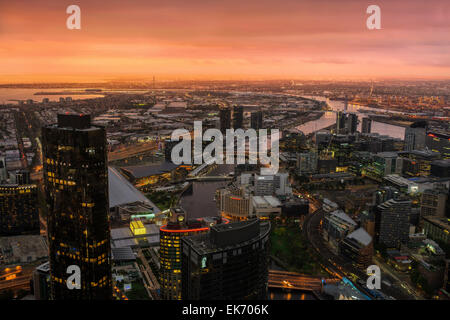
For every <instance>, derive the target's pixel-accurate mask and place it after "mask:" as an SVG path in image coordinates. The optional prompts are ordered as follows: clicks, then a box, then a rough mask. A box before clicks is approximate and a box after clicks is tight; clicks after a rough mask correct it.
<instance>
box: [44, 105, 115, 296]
mask: <svg viewBox="0 0 450 320" xmlns="http://www.w3.org/2000/svg"><path fill="white" fill-rule="evenodd" d="M42 148H43V162H44V180H45V191H46V198H47V207H48V240H49V249H50V250H49V261H50V275H51V278H50V279H51V280H50V284H51V296H52V298H53V299H71V300H74V299H75V300H78V299H88V300H91V299H110V298H111V297H112V280H111V245H110V225H109V204H108V169H107V146H106V132H105V129H104V128H103V127H100V126H93V125H91V120H90V116H89V115H72V114H65V115H58V123H57V124H53V125H48V126H45V127H44V128H43V129H42ZM69 266H78V267H79V268H80V276H81V288H80V289H69V288H68V287H67V278H68V277H69V276H70V274H68V273H67V268H68V267H69Z"/></svg>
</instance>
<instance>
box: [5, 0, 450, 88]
mask: <svg viewBox="0 0 450 320" xmlns="http://www.w3.org/2000/svg"><path fill="white" fill-rule="evenodd" d="M70 4H71V3H70V2H61V1H55V0H52V1H51V0H41V1H31V0H18V1H4V2H2V3H1V4H0V41H1V43H2V46H1V49H0V70H1V71H0V83H15V82H52V81H79V82H83V81H96V80H103V79H111V78H132V77H150V78H151V77H152V76H153V75H155V76H156V77H157V79H175V78H178V79H234V80H235V79H273V78H284V79H286V78H295V79H302V78H305V79H306V78H309V79H344V78H345V79H360V78H364V79H368V78H404V79H406V78H428V79H430V78H448V75H449V74H450V60H449V54H448V53H449V43H450V32H449V30H450V2H449V1H448V0H430V1H412V0H398V1H386V0H377V1H376V2H373V3H372V2H367V1H355V0H341V1H329V0H328V1H325V0H303V1H298V0H283V1H275V0H262V1H237V0H227V1H199V0H193V1H187V2H186V1H181V0H172V1H163V2H161V1H154V0H146V1H142V0H130V1H127V2H123V1H107V2H106V1H99V0H92V1H77V2H76V4H77V5H79V7H80V8H81V20H82V28H81V30H69V29H67V28H66V20H67V18H68V16H69V15H68V14H66V8H67V6H68V5H70ZM370 4H376V5H378V6H379V7H380V8H381V20H382V21H381V26H382V28H381V30H368V29H367V28H366V19H367V17H368V14H367V13H366V9H367V7H368V6H369V5H370Z"/></svg>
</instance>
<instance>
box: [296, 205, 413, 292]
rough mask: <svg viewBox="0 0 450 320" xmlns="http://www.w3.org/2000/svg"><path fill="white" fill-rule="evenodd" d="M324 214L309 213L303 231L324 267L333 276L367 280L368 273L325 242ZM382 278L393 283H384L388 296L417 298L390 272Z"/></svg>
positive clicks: (383, 287)
mask: <svg viewBox="0 0 450 320" xmlns="http://www.w3.org/2000/svg"><path fill="white" fill-rule="evenodd" d="M323 216H324V211H323V210H322V209H319V210H317V211H315V212H314V213H312V214H310V215H308V216H307V217H306V219H305V221H304V224H303V232H304V235H305V237H306V238H307V239H308V241H309V242H310V243H311V245H312V246H313V247H314V249H315V250H316V251H317V252H318V253H319V255H320V256H321V257H322V258H323V260H324V265H323V267H324V268H325V269H326V270H327V271H328V272H329V273H330V274H332V275H333V276H336V277H340V278H342V277H349V278H353V279H354V278H355V276H356V278H357V279H361V280H363V281H365V280H366V279H367V277H368V276H367V275H366V274H365V273H364V272H363V271H361V270H359V269H358V268H356V267H354V266H353V265H352V261H350V260H348V259H346V258H344V257H342V256H337V255H335V254H334V253H333V252H332V251H331V250H330V249H329V248H328V247H327V246H326V245H325V243H324V241H323V239H322V237H321V234H320V232H319V225H320V221H321V220H322V218H323ZM380 268H381V266H380ZM382 280H387V281H389V282H390V283H392V285H391V286H386V285H384V284H382V288H381V290H382V292H383V293H385V294H386V295H388V296H392V297H394V298H395V299H398V300H415V299H417V297H416V295H415V294H411V293H410V292H408V290H407V289H405V288H404V287H403V286H402V285H401V284H403V282H399V281H398V280H396V279H395V278H393V277H392V276H390V275H389V273H382ZM354 284H355V286H356V287H357V288H358V289H359V290H360V291H362V292H364V291H365V290H364V288H362V287H361V286H360V285H359V284H358V283H354Z"/></svg>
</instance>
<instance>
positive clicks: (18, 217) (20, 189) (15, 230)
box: [0, 184, 40, 236]
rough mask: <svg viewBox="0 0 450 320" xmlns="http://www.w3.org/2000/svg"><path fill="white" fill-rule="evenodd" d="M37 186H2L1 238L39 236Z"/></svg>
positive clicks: (0, 206) (0, 202)
mask: <svg viewBox="0 0 450 320" xmlns="http://www.w3.org/2000/svg"><path fill="white" fill-rule="evenodd" d="M37 206H38V196H37V186H36V185H35V184H23V185H18V184H7V185H0V236H16V235H23V234H39V232H40V227H39V211H38V207H37Z"/></svg>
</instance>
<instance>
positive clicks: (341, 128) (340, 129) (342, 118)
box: [336, 111, 347, 133]
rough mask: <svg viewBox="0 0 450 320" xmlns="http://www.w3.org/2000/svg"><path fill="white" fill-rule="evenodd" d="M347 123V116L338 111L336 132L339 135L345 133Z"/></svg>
mask: <svg viewBox="0 0 450 320" xmlns="http://www.w3.org/2000/svg"><path fill="white" fill-rule="evenodd" d="M346 121H347V114H346V113H344V112H342V111H338V112H337V113H336V132H337V133H344V132H345V124H346Z"/></svg>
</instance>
